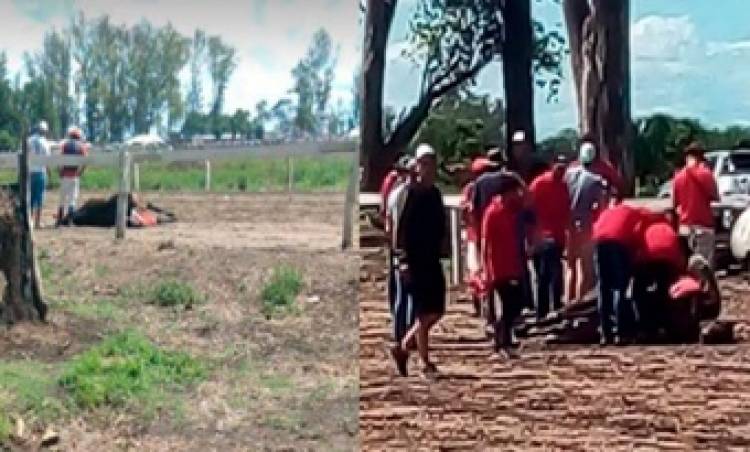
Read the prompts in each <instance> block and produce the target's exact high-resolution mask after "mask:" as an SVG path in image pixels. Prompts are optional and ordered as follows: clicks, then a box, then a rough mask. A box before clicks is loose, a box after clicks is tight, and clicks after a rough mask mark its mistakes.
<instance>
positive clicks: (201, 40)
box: [187, 30, 206, 112]
mask: <svg viewBox="0 0 750 452" xmlns="http://www.w3.org/2000/svg"><path fill="white" fill-rule="evenodd" d="M205 61H206V33H205V32H204V31H203V30H195V33H194V34H193V41H192V48H191V53H190V90H189V91H188V97H187V109H188V112H201V111H202V110H203V66H204V64H205Z"/></svg>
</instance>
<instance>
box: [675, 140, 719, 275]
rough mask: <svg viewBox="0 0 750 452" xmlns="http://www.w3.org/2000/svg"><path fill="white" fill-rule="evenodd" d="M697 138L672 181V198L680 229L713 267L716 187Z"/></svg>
mask: <svg viewBox="0 0 750 452" xmlns="http://www.w3.org/2000/svg"><path fill="white" fill-rule="evenodd" d="M704 154H705V149H704V148H703V146H702V145H701V144H700V143H698V142H693V143H691V144H690V145H688V146H687V147H686V148H685V167H684V168H682V169H681V170H680V171H678V172H677V174H675V177H674V180H673V182H672V184H673V185H672V202H673V205H674V209H675V211H676V212H677V218H678V222H679V233H680V236H682V237H683V239H685V240H686V241H687V244H688V247H689V248H690V250H691V251H692V252H693V253H695V254H699V255H701V256H703V257H704V258H705V259H706V260H707V261H708V263H709V265H710V266H711V268H713V265H714V251H715V246H716V235H715V231H714V215H713V210H712V209H711V203H712V202H714V201H718V200H719V189H718V187H717V185H716V179H715V178H714V175H713V173H712V172H711V169H710V168H709V167H708V165H707V164H706V162H705V159H704Z"/></svg>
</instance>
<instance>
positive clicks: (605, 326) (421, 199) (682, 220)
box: [381, 131, 718, 377]
mask: <svg viewBox="0 0 750 452" xmlns="http://www.w3.org/2000/svg"><path fill="white" fill-rule="evenodd" d="M511 143H512V144H511V147H510V149H509V150H508V152H503V151H501V150H499V149H491V150H489V151H488V152H487V153H486V155H483V156H479V157H477V158H475V159H473V161H472V162H471V164H470V167H469V169H470V171H471V178H470V180H469V181H468V183H467V184H466V185H465V186H464V187H462V191H461V206H460V207H461V209H462V211H463V213H464V227H465V231H466V233H465V238H466V243H465V245H466V259H467V262H466V264H467V269H468V270H469V272H468V273H469V276H468V278H467V283H468V287H469V291H470V293H471V296H472V298H473V300H474V305H475V309H476V314H477V315H481V314H482V313H483V314H484V316H485V318H486V320H487V329H488V332H490V333H491V334H492V335H493V337H494V338H495V341H496V349H497V350H498V351H499V352H501V353H503V354H505V355H507V356H509V357H511V356H514V355H515V354H516V351H515V349H516V347H517V345H518V341H517V339H516V338H515V337H514V327H515V326H516V325H517V324H518V322H519V320H520V319H521V318H530V319H532V321H533V320H534V319H535V320H536V321H539V322H541V321H544V320H545V319H547V318H549V316H553V315H554V314H555V312H556V311H558V310H559V309H561V308H562V307H563V306H570V305H575V304H577V303H582V302H583V300H584V299H586V298H590V297H591V296H592V295H593V296H594V297H596V299H597V310H598V314H599V316H598V317H599V336H600V343H601V344H602V345H608V344H630V343H633V342H636V341H646V342H652V341H659V340H663V339H664V338H665V336H669V337H671V338H672V339H674V338H682V339H687V338H688V337H692V336H693V335H694V334H693V333H694V331H692V332H689V333H687V332H685V331H677V330H680V329H684V328H686V327H685V325H686V324H685V322H682V323H679V325H678V326H676V325H677V324H675V323H674V322H672V323H670V321H669V319H668V316H669V312H670V310H671V309H678V310H680V312H684V313H687V315H688V317H689V318H690V319H691V320H690V321H689V322H688V323H687V324H688V325H693V326H694V328H693V329H696V328H698V325H699V321H700V316H701V315H702V314H701V313H700V312H699V311H700V310H699V309H697V308H696V302H697V301H696V300H697V299H698V297H699V295H700V294H701V293H704V292H705V291H706V288H705V287H703V286H704V285H705V284H704V283H703V282H702V281H703V280H701V279H700V277H699V276H700V275H696V274H695V272H694V271H691V269H695V268H706V267H708V268H710V266H711V265H712V260H713V251H714V246H715V245H714V240H715V239H714V234H713V226H714V224H713V222H714V219H713V214H712V210H711V203H712V201H715V200H718V190H717V186H716V182H715V179H714V177H713V175H712V173H711V170H710V169H709V168H708V166H707V165H706V163H705V161H704V152H705V151H704V149H703V147H702V146H701V145H700V143H692V144H690V145H689V146H687V147H686V148H685V150H684V151H685V166H684V168H682V169H681V170H679V171H678V172H677V173H676V175H675V178H674V181H673V196H672V199H673V203H674V206H673V207H674V209H673V211H672V212H656V211H652V210H649V209H647V208H643V207H636V206H633V205H630V204H628V203H625V202H623V199H622V194H623V192H624V187H625V186H624V183H623V180H622V178H621V177H620V175H619V173H618V172H617V171H616V170H615V168H614V167H613V166H612V165H611V164H610V163H609V162H608V161H607V160H606V159H605V158H603V157H602V156H601V155H600V153H599V152H598V149H597V145H596V142H595V141H594V140H593V139H591V137H586V136H584V137H582V138H581V140H580V143H579V146H578V155H577V156H575V157H576V158H575V159H569V158H568V156H558V157H556V158H555V159H553V161H552V162H547V163H546V164H538V162H535V161H534V158H535V156H534V155H533V153H532V151H531V149H532V143H530V142H529V141H528V140H527V138H526V134H525V133H524V132H523V131H518V132H516V133H514V135H513V136H512V140H511ZM437 159H438V157H437V154H436V152H435V150H434V149H433V148H431V147H430V146H429V145H427V144H421V145H419V146H418V147H417V149H416V152H415V154H414V157H410V156H402V157H401V158H399V159H398V161H397V162H396V165H395V167H394V169H393V171H391V173H389V174H388V176H387V177H386V179H385V180H384V182H383V184H382V188H381V196H382V205H381V214H382V217H383V218H382V219H383V223H384V225H385V230H386V236H387V241H388V249H389V253H388V265H389V285H388V297H389V302H390V308H391V312H392V314H393V320H394V338H395V345H394V346H393V347H392V348H391V355H392V358H393V359H394V361H395V364H396V367H397V369H398V372H399V373H400V374H401V375H404V376H405V375H407V373H408V369H407V363H408V358H409V354H410V353H411V352H412V351H414V350H415V349H416V350H417V351H418V353H419V356H420V358H421V362H422V365H423V373H424V374H425V376H427V377H430V376H432V375H435V374H436V373H437V368H436V366H435V364H434V363H433V362H432V361H431V360H430V355H429V337H430V331H431V329H432V328H433V327H434V326H435V325H436V324H437V323H438V322H439V321H440V319H441V318H442V316H443V314H444V313H445V308H446V306H445V305H446V282H445V277H444V275H443V268H442V266H441V261H440V260H441V257H442V255H443V250H444V249H445V248H446V247H445V241H446V238H447V237H446V235H447V234H446V229H447V228H446V214H445V206H444V204H443V196H442V194H441V192H440V190H439V189H438V188H437V187H436V185H435V181H436V175H437V168H438V161H437ZM569 160H572V161H569ZM691 256H698V257H693V259H698V260H699V261H700V262H703V263H704V265H702V266H701V265H692V266H691V267H688V259H689V258H691ZM692 263H693V264H695V262H692ZM566 280H567V281H568V283H567V285H566V284H565V281H566ZM497 308H499V312H496V310H498V309H497ZM670 328H671V329H672V331H670Z"/></svg>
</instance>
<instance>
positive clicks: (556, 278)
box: [534, 239, 563, 319]
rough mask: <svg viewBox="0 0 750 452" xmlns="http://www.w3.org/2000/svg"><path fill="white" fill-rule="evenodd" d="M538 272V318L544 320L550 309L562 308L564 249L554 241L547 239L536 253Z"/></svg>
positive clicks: (536, 269) (535, 259)
mask: <svg viewBox="0 0 750 452" xmlns="http://www.w3.org/2000/svg"><path fill="white" fill-rule="evenodd" d="M534 271H536V296H537V305H536V316H537V319H543V318H544V317H546V316H547V314H548V313H549V311H550V309H552V310H557V309H560V307H562V291H563V268H562V247H561V246H560V245H558V244H557V243H556V242H555V241H554V240H553V239H545V240H544V241H543V242H542V243H541V245H539V247H537V249H536V250H535V252H534Z"/></svg>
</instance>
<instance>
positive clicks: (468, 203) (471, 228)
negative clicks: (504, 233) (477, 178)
mask: <svg viewBox="0 0 750 452" xmlns="http://www.w3.org/2000/svg"><path fill="white" fill-rule="evenodd" d="M473 199H474V182H469V183H468V184H466V185H465V186H464V188H463V190H462V191H461V211H462V212H463V216H464V224H465V225H466V240H467V241H469V242H477V241H478V240H479V232H478V231H477V225H476V220H475V219H474V212H473V203H472V201H473Z"/></svg>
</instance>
